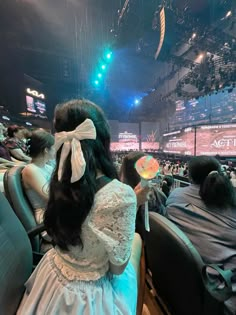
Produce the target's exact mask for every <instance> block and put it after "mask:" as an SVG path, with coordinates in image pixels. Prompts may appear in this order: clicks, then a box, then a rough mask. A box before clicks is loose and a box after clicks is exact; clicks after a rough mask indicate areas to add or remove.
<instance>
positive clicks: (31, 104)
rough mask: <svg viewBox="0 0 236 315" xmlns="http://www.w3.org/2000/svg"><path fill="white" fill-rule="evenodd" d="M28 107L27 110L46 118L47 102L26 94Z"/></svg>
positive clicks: (36, 115)
mask: <svg viewBox="0 0 236 315" xmlns="http://www.w3.org/2000/svg"><path fill="white" fill-rule="evenodd" d="M26 108H27V112H28V113H30V114H32V115H33V116H35V117H40V118H46V117H47V116H46V104H45V103H44V102H43V101H41V100H39V99H37V98H35V97H32V96H29V95H26Z"/></svg>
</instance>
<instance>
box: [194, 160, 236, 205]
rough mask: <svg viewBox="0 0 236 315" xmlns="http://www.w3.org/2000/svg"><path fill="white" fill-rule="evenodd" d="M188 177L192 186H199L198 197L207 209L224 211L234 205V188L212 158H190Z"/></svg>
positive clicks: (218, 164)
mask: <svg viewBox="0 0 236 315" xmlns="http://www.w3.org/2000/svg"><path fill="white" fill-rule="evenodd" d="M189 176H190V179H191V180H192V181H193V183H194V184H197V185H200V190H199V195H200V197H201V198H202V200H203V201H204V202H205V204H206V205H207V206H208V207H209V208H217V209H222V210H224V209H226V208H229V207H234V206H235V205H236V202H235V192H234V188H233V186H232V184H231V182H230V180H229V178H228V177H227V176H226V174H224V172H223V171H222V169H221V165H220V163H219V162H218V161H217V159H215V158H214V157H210V156H197V157H194V158H192V159H191V160H190V162H189Z"/></svg>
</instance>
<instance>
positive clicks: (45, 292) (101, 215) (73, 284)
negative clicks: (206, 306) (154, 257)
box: [18, 100, 137, 315]
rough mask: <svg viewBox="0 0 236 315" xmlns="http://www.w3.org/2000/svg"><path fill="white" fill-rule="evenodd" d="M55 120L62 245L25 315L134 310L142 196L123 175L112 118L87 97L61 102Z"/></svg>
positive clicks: (57, 237)
mask: <svg viewBox="0 0 236 315" xmlns="http://www.w3.org/2000/svg"><path fill="white" fill-rule="evenodd" d="M54 123H55V130H56V134H55V148H56V151H57V155H56V169H55V172H54V175H53V178H52V180H51V184H50V194H49V202H48V207H47V209H46V213H45V225H46V229H47V232H48V234H49V235H50V237H51V238H52V242H53V244H54V246H55V248H54V249H52V250H50V251H49V252H48V253H47V254H46V255H45V256H44V258H43V259H42V261H41V262H40V264H39V266H38V267H37V269H36V270H35V272H34V274H33V275H32V276H31V277H30V279H29V280H28V282H27V283H26V292H25V296H24V298H23V301H22V303H21V305H20V308H19V311H18V314H23V315H27V314H34V315H37V314H75V315H84V314H87V315H90V314H94V315H95V314H107V315H113V314H114V315H115V314H127V315H131V314H132V315H134V314H135V313H136V302H137V279H136V273H135V269H134V267H133V265H132V263H131V262H130V256H131V247H132V242H133V238H134V231H135V217H136V196H135V194H134V192H133V190H132V189H131V188H130V187H129V186H127V185H125V184H123V183H121V182H119V181H118V180H117V173H116V169H115V167H114V165H113V163H112V159H111V154H110V149H109V148H110V133H109V127H108V123H107V121H106V120H105V118H104V115H103V112H102V111H101V110H100V108H99V107H97V106H96V105H94V104H93V103H91V102H90V101H87V100H74V101H70V102H67V103H65V104H62V105H59V106H57V108H56V110H55V119H54Z"/></svg>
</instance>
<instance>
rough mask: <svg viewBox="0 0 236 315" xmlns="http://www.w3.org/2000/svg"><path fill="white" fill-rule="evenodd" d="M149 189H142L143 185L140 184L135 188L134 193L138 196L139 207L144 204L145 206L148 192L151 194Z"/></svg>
mask: <svg viewBox="0 0 236 315" xmlns="http://www.w3.org/2000/svg"><path fill="white" fill-rule="evenodd" d="M149 189H150V188H149V187H148V186H146V187H142V186H141V183H139V184H138V185H137V186H136V187H135V188H134V192H135V194H136V197H137V206H138V207H139V206H141V205H143V204H145V202H146V201H147V199H148V192H149Z"/></svg>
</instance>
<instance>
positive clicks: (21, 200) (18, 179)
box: [3, 166, 40, 252]
mask: <svg viewBox="0 0 236 315" xmlns="http://www.w3.org/2000/svg"><path fill="white" fill-rule="evenodd" d="M23 168H24V166H14V167H12V168H11V169H9V170H7V171H6V173H5V174H4V178H3V183H4V191H5V195H6V197H7V199H8V201H9V202H10V204H11V206H12V208H13V210H14V211H15V213H16V215H17V217H18V218H19V220H20V221H21V223H22V225H23V226H24V228H25V230H26V231H27V232H28V231H30V230H31V229H32V228H34V227H35V226H37V223H36V221H35V218H34V213H33V208H32V207H31V204H30V202H29V201H28V199H27V196H26V195H25V193H24V189H23V184H22V176H21V173H22V170H23ZM31 245H32V248H33V250H34V251H36V252H39V251H40V238H39V236H36V237H35V238H33V239H32V240H31Z"/></svg>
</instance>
